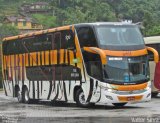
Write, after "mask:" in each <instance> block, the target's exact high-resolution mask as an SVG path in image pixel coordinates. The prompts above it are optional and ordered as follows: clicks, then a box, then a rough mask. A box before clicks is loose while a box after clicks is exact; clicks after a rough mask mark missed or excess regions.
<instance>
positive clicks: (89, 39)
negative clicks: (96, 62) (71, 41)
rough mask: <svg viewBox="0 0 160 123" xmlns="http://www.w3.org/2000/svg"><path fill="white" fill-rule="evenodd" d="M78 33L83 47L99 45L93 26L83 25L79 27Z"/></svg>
mask: <svg viewBox="0 0 160 123" xmlns="http://www.w3.org/2000/svg"><path fill="white" fill-rule="evenodd" d="M77 33H78V39H79V43H80V46H81V47H97V42H96V38H95V35H94V32H93V29H92V28H90V27H81V28H79V29H77Z"/></svg>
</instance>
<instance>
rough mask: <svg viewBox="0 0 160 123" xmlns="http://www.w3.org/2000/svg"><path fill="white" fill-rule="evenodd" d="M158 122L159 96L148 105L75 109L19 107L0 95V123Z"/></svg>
mask: <svg viewBox="0 0 160 123" xmlns="http://www.w3.org/2000/svg"><path fill="white" fill-rule="evenodd" d="M1 122H2V123H64V122H65V123H101V122H102V123H117V122H118V123H160V96H159V97H157V98H153V99H152V101H150V102H145V103H137V104H127V105H126V106H125V107H123V108H115V107H114V106H112V105H106V106H104V105H96V106H94V107H90V108H79V107H77V106H76V105H75V104H74V103H60V102H59V103H54V104H53V103H51V102H49V101H43V102H42V101H41V102H39V103H38V104H22V103H18V101H17V99H15V98H11V97H6V96H5V95H4V93H3V92H0V123H1Z"/></svg>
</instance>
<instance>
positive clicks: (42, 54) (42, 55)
mask: <svg viewBox="0 0 160 123" xmlns="http://www.w3.org/2000/svg"><path fill="white" fill-rule="evenodd" d="M44 55H45V54H44V51H42V52H41V61H42V65H45V63H44Z"/></svg>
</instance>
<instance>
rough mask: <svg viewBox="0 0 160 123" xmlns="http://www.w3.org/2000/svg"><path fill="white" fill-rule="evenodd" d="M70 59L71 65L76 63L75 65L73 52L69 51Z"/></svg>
mask: <svg viewBox="0 0 160 123" xmlns="http://www.w3.org/2000/svg"><path fill="white" fill-rule="evenodd" d="M69 58H70V64H71V65H74V63H73V59H74V54H73V51H69Z"/></svg>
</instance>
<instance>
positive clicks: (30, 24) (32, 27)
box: [3, 16, 43, 33]
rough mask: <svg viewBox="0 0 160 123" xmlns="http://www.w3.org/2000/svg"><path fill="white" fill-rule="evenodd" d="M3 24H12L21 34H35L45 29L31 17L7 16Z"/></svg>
mask: <svg viewBox="0 0 160 123" xmlns="http://www.w3.org/2000/svg"><path fill="white" fill-rule="evenodd" d="M3 22H4V23H7V24H11V25H12V26H16V27H17V28H18V29H19V30H20V32H21V33H27V32H33V31H37V30H42V29H43V26H42V25H41V24H38V23H37V22H36V21H35V20H33V19H32V18H31V17H27V16H6V17H5V18H4V21H3Z"/></svg>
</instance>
